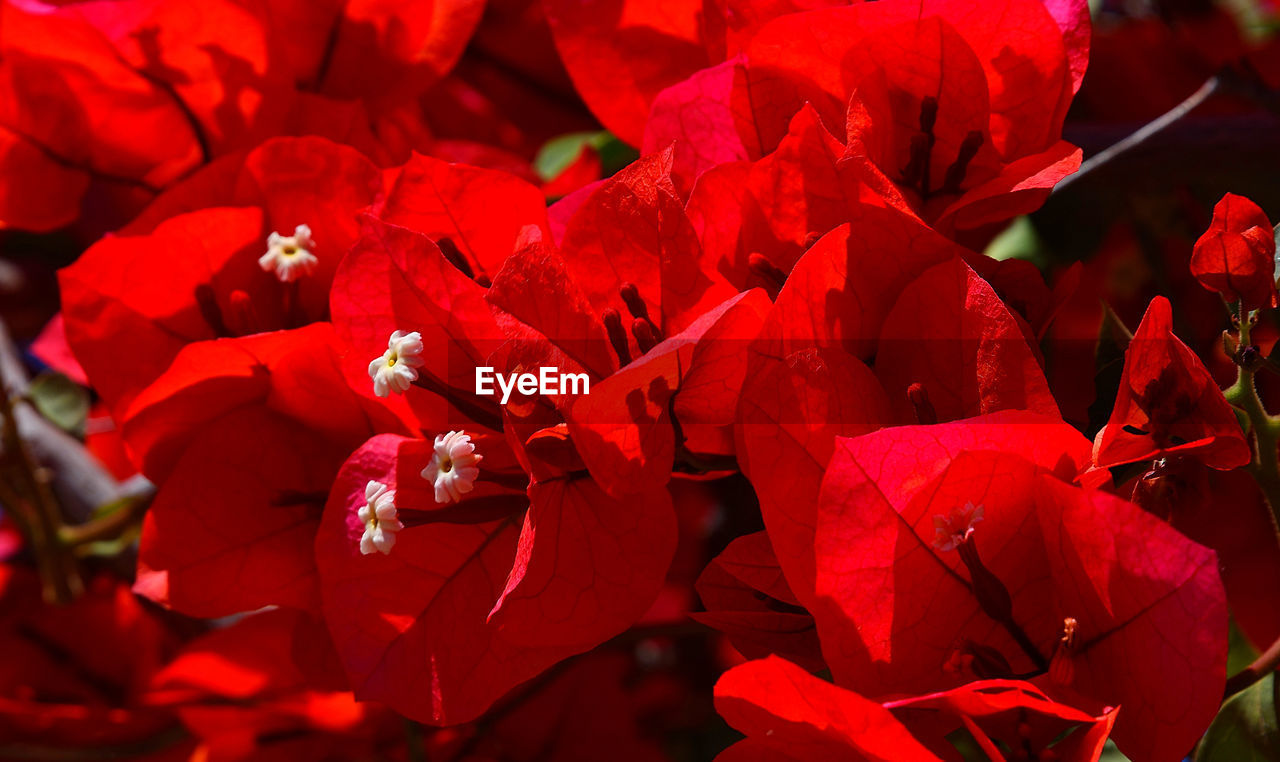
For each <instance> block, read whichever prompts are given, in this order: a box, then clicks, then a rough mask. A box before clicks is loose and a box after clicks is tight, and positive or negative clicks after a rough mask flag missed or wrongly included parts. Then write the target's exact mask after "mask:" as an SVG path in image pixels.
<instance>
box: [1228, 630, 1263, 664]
mask: <svg viewBox="0 0 1280 762" xmlns="http://www.w3.org/2000/svg"><path fill="white" fill-rule="evenodd" d="M1256 658H1258V650H1257V649H1256V648H1254V647H1253V644H1252V643H1250V642H1249V639H1248V638H1246V637H1245V636H1244V633H1242V632H1240V628H1239V627H1237V626H1236V620H1235V619H1232V620H1231V626H1230V629H1228V630H1227V674H1228V675H1234V674H1235V673H1237V672H1239V671H1240V670H1242V669H1244V668H1245V667H1247V666H1249V665H1250V664H1253V660H1254V659H1256Z"/></svg>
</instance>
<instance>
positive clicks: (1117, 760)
mask: <svg viewBox="0 0 1280 762" xmlns="http://www.w3.org/2000/svg"><path fill="white" fill-rule="evenodd" d="M1098 762H1129V758H1128V757H1126V756H1125V755H1124V754H1122V753H1120V749H1119V748H1118V747H1117V746H1116V742H1115V741H1112V740H1111V739H1110V738H1108V739H1107V745H1106V746H1104V747H1102V755H1101V756H1099V757H1098Z"/></svg>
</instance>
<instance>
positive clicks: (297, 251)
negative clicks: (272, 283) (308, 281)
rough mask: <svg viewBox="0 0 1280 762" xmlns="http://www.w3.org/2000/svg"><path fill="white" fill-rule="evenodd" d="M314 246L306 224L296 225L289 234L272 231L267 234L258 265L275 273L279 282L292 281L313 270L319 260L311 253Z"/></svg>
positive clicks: (309, 229)
mask: <svg viewBox="0 0 1280 762" xmlns="http://www.w3.org/2000/svg"><path fill="white" fill-rule="evenodd" d="M314 248H315V240H314V239H313V238H312V237H311V228H310V227H308V226H307V225H299V226H297V227H296V228H294V229H293V235H290V236H283V235H280V234H279V233H272V234H271V235H269V236H267V253H266V254H263V255H262V256H261V257H259V258H258V265H259V266H260V267H262V269H263V270H265V271H266V272H269V273H275V274H276V277H277V278H279V279H280V282H281V283H292V282H293V281H295V280H297V279H298V278H300V277H302V276H303V275H310V274H311V273H312V272H314V271H315V269H316V265H318V264H319V263H320V260H319V259H317V258H316V255H315V254H313V253H312V249H314Z"/></svg>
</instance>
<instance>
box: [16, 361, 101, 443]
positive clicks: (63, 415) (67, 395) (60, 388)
mask: <svg viewBox="0 0 1280 762" xmlns="http://www.w3.org/2000/svg"><path fill="white" fill-rule="evenodd" d="M27 396H28V397H30V399H31V403H32V404H33V405H35V407H36V410H38V411H40V415H43V416H44V417H45V418H48V419H49V420H50V421H52V422H53V424H54V425H55V426H57V427H58V428H60V429H62V430H63V431H65V432H67V433H69V434H74V435H75V436H77V437H83V436H84V425H85V420H86V419H88V417H89V392H87V391H86V390H85V389H84V387H82V386H80V385H79V384H77V383H76V382H75V381H72V380H71V379H69V378H67V377H66V376H64V375H62V374H61V373H53V372H47V373H41V374H40V375H38V376H36V377H35V378H34V379H33V380H32V381H31V386H30V387H29V388H28V389H27Z"/></svg>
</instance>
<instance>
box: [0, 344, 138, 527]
mask: <svg viewBox="0 0 1280 762" xmlns="http://www.w3.org/2000/svg"><path fill="white" fill-rule="evenodd" d="M30 383H31V380H30V378H29V377H28V376H27V371H26V368H25V367H24V366H23V364H22V358H21V355H20V354H19V353H18V348H17V346H15V345H14V343H13V341H12V339H11V338H10V337H9V332H8V330H7V328H6V326H5V324H4V321H0V387H3V388H7V389H8V390H9V392H10V393H11V394H13V395H17V396H25V395H26V393H27V389H28V387H29V386H30ZM13 411H14V419H15V423H16V424H17V428H18V434H19V436H20V437H21V439H22V441H23V442H25V443H26V446H27V448H29V450H30V453H31V455H32V457H33V458H34V459H35V461H36V462H37V463H38V464H40V466H42V467H44V468H46V469H48V470H49V472H50V473H51V475H52V483H51V487H52V489H53V492H54V495H55V496H56V497H57V499H58V502H59V503H60V504H61V505H62V508H63V510H64V511H65V513H66V518H67V520H69V521H71V522H73V523H79V522H82V521H86V520H88V518H89V516H90V515H92V513H93V511H94V510H96V509H97V508H98V507H100V506H103V505H107V504H109V503H113V502H115V501H117V500H120V499H121V498H123V497H126V496H128V495H133V494H140V493H145V492H146V487H145V486H144V485H141V484H137V483H134V484H129V485H122V484H120V483H119V482H117V481H116V479H115V477H113V476H112V475H111V473H110V472H108V471H107V470H106V468H104V467H103V466H102V464H101V463H99V462H98V460H97V459H96V458H94V457H93V456H92V455H91V454H90V453H89V452H88V451H87V450H86V449H85V447H84V445H83V444H82V443H81V442H80V441H78V440H77V439H76V438H75V437H73V436H71V435H70V434H68V433H66V432H65V431H63V430H62V429H59V428H58V427H57V426H55V425H54V424H53V423H51V422H50V421H49V420H47V419H46V418H45V417H44V416H42V415H40V414H39V413H38V412H37V411H36V410H35V409H33V408H32V407H31V406H30V405H14V406H13ZM3 456H4V446H3V444H0V457H3Z"/></svg>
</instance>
